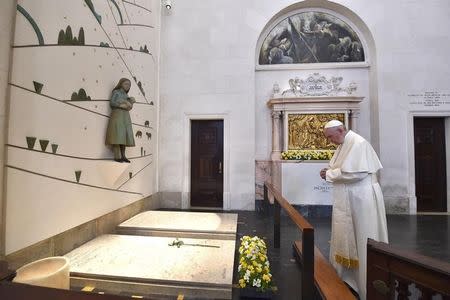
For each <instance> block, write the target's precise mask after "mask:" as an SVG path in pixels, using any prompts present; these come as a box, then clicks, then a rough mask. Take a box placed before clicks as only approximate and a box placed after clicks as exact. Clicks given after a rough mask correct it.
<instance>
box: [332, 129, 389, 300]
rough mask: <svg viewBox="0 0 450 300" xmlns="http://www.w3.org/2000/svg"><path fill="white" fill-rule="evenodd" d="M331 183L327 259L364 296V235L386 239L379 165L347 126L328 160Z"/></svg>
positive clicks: (379, 239)
mask: <svg viewBox="0 0 450 300" xmlns="http://www.w3.org/2000/svg"><path fill="white" fill-rule="evenodd" d="M329 167H330V169H329V170H328V171H327V172H326V180H327V181H328V182H331V183H333V214H332V225H331V245H330V262H331V264H332V265H333V266H334V268H335V269H336V271H337V272H338V274H339V276H340V277H341V278H342V280H344V281H345V282H347V283H348V284H349V285H350V286H351V287H352V288H353V289H354V290H356V291H357V292H358V294H359V296H360V298H361V299H362V300H364V299H366V270H367V268H366V257H367V253H366V251H367V238H371V239H374V240H377V241H380V242H385V243H387V242H388V234H387V225H386V211H385V208H384V200H383V194H382V192H381V187H380V185H379V183H378V180H377V176H376V173H377V171H378V170H379V169H381V168H382V166H381V163H380V160H379V159H378V157H377V154H376V153H375V151H374V150H373V148H372V146H371V145H370V144H369V143H368V142H367V141H366V140H365V139H364V138H363V137H361V136H360V135H358V134H356V133H355V132H353V131H351V130H349V131H348V132H347V134H346V135H345V140H344V143H342V144H341V145H339V147H338V148H337V149H336V152H335V153H334V155H333V158H332V159H331V160H330V166H329Z"/></svg>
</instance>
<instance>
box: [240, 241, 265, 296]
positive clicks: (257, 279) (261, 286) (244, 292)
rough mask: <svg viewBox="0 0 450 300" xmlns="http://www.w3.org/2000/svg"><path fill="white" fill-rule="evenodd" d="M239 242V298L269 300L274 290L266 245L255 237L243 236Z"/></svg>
mask: <svg viewBox="0 0 450 300" xmlns="http://www.w3.org/2000/svg"><path fill="white" fill-rule="evenodd" d="M240 241H241V245H240V247H239V266H238V273H239V287H240V288H241V290H240V296H241V298H256V299H270V298H271V297H272V295H273V291H274V288H273V284H272V274H271V273H270V263H269V260H268V258H267V246H266V243H265V242H264V240H262V239H261V238H259V237H257V236H253V237H251V236H243V237H242V238H241V239H240Z"/></svg>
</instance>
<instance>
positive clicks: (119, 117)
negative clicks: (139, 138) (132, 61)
mask: <svg viewBox="0 0 450 300" xmlns="http://www.w3.org/2000/svg"><path fill="white" fill-rule="evenodd" d="M130 88H131V81H130V80H129V79H127V78H121V79H120V80H119V82H118V83H117V85H116V87H115V88H114V89H113V90H112V95H111V100H110V106H111V117H110V119H109V123H108V129H107V131H106V144H107V145H112V147H113V151H114V160H115V161H117V162H127V163H129V162H130V161H129V160H128V159H127V158H126V156H125V147H134V145H135V143H134V137H133V128H132V126H131V118H130V113H129V111H130V110H131V109H132V108H133V104H134V103H135V102H136V100H135V99H134V98H133V97H129V96H128V91H129V90H130Z"/></svg>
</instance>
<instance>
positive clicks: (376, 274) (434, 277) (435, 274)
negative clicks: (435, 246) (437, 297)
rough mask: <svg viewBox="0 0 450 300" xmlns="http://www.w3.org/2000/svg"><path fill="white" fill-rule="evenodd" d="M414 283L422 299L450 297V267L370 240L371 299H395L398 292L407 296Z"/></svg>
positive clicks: (369, 280)
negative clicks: (437, 295) (435, 295)
mask: <svg viewBox="0 0 450 300" xmlns="http://www.w3.org/2000/svg"><path fill="white" fill-rule="evenodd" d="M396 281H397V283H396ZM411 283H414V284H415V286H416V288H417V289H419V290H420V292H421V294H422V298H421V299H431V297H432V295H433V294H441V295H442V296H443V298H444V299H447V298H450V264H449V263H448V262H445V261H439V260H436V259H434V258H431V257H426V256H423V255H420V254H417V253H412V252H410V251H406V250H402V249H396V248H393V247H392V246H390V245H389V244H385V243H382V242H377V241H374V240H372V239H369V240H368V242H367V299H369V300H371V299H388V298H389V299H392V298H393V296H394V294H395V293H397V294H399V295H401V296H402V297H403V296H404V295H407V294H408V293H409V291H408V286H409V285H410V284H411ZM400 298H401V297H399V299H400ZM402 299H403V298H402ZM405 299H406V298H405Z"/></svg>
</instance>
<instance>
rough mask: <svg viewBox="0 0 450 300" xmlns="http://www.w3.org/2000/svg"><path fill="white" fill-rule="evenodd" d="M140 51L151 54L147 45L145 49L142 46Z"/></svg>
mask: <svg viewBox="0 0 450 300" xmlns="http://www.w3.org/2000/svg"><path fill="white" fill-rule="evenodd" d="M139 51H141V52H145V53H149V51H148V48H147V45H144V48H142V46H141V47H140V48H139Z"/></svg>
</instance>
